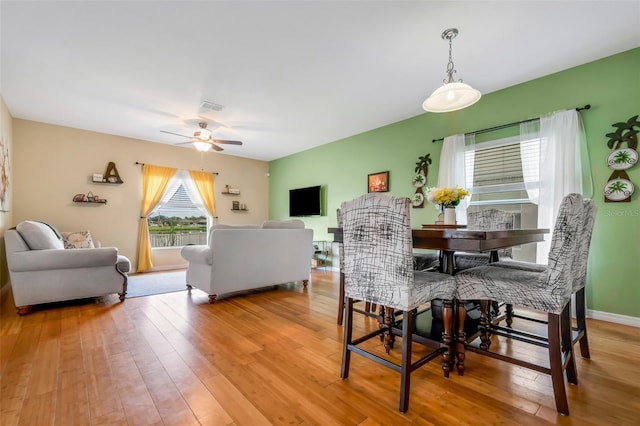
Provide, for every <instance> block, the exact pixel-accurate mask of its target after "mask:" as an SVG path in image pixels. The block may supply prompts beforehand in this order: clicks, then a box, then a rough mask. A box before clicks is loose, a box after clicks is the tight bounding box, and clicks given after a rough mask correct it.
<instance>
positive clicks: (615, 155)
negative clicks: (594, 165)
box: [607, 148, 638, 170]
mask: <svg viewBox="0 0 640 426" xmlns="http://www.w3.org/2000/svg"><path fill="white" fill-rule="evenodd" d="M637 162H638V151H636V150H635V149H631V148H621V149H615V150H613V151H611V154H609V156H608V157H607V164H608V165H609V167H611V168H612V169H614V170H626V169H629V168H631V167H633V166H634V165H635V164H636V163H637Z"/></svg>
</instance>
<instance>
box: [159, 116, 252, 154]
mask: <svg viewBox="0 0 640 426" xmlns="http://www.w3.org/2000/svg"><path fill="white" fill-rule="evenodd" d="M198 126H199V127H200V129H199V130H196V131H195V132H193V136H186V135H181V134H179V133H173V132H167V131H166V130H160V132H162V133H167V134H170V135H176V136H180V137H183V138H189V139H191V140H190V141H189V142H184V144H188V143H190V144H191V145H193V147H194V148H195V149H197V150H198V151H200V152H206V151H209V150H211V149H213V150H215V151H224V149H222V148H221V147H219V146H218V145H217V144H227V145H242V142H241V141H228V140H224V139H213V138H212V137H211V136H212V133H211V130H209V129H207V123H205V122H200V123H198ZM176 145H183V143H179V144H176Z"/></svg>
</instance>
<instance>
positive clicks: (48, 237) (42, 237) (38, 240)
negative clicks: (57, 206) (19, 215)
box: [16, 220, 64, 250]
mask: <svg viewBox="0 0 640 426" xmlns="http://www.w3.org/2000/svg"><path fill="white" fill-rule="evenodd" d="M16 230H17V231H18V232H19V233H20V236H21V237H22V239H24V241H25V243H27V245H28V246H29V248H30V249H31V250H47V249H63V248H64V243H63V242H62V239H61V238H59V237H58V235H59V233H58V232H57V231H56V230H55V228H54V227H52V226H51V225H48V224H46V223H42V222H35V221H33V220H25V221H24V222H20V223H19V224H18V226H16Z"/></svg>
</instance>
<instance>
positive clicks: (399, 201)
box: [340, 193, 455, 412]
mask: <svg viewBox="0 0 640 426" xmlns="http://www.w3.org/2000/svg"><path fill="white" fill-rule="evenodd" d="M409 206H410V200H409V199H408V198H399V197H393V196H390V195H388V194H379V193H371V194H366V195H363V196H361V197H359V198H356V199H355V200H352V201H347V202H343V203H342V205H341V214H342V229H343V246H344V269H343V270H344V275H345V296H346V300H347V302H346V303H347V309H346V311H345V326H344V331H343V333H344V336H343V337H344V345H343V352H342V368H341V374H340V375H341V377H342V379H346V378H348V376H349V368H350V361H351V353H352V352H355V353H357V354H359V355H362V356H364V357H366V358H368V359H370V360H372V361H375V362H378V363H379V364H382V365H384V366H385V367H388V368H391V369H393V370H394V371H397V372H399V373H400V403H399V410H400V411H401V412H405V411H407V409H408V408H409V394H410V382H411V373H412V372H413V371H414V370H416V369H417V368H419V367H421V366H422V365H424V364H425V363H426V362H428V361H430V360H432V359H434V358H436V357H438V356H439V355H440V354H442V355H443V370H444V374H445V376H446V375H448V374H449V371H450V369H451V350H450V345H451V343H452V339H451V330H452V316H453V315H452V308H451V299H452V297H453V294H454V293H455V281H454V279H453V277H452V276H450V275H446V274H442V273H438V272H422V271H414V270H413V259H412V258H413V256H412V245H413V242H412V237H411V227H410V223H409ZM436 298H440V299H446V300H447V301H448V303H446V304H445V308H444V310H445V315H444V317H445V318H446V320H445V326H444V333H443V342H435V341H433V342H430V343H431V344H430V347H431V349H432V350H431V351H430V352H429V353H427V354H426V355H424V356H422V357H421V358H420V359H419V360H416V361H413V360H412V343H413V337H414V334H413V323H414V315H415V312H416V308H417V307H418V306H420V305H424V304H427V303H428V302H429V301H430V300H432V299H436ZM354 300H363V301H368V302H371V303H376V304H378V305H380V306H384V307H386V308H387V312H388V313H387V315H386V320H385V322H384V323H383V324H381V327H380V328H379V329H377V330H375V331H372V332H369V333H367V334H364V335H363V336H360V337H357V338H354V337H353V303H354ZM390 310H394V312H393V313H391V312H389V311H390ZM398 314H399V315H398ZM400 316H401V317H402V320H401V321H402V328H401V331H399V330H398V322H399V321H400V320H399V318H400ZM385 333H386V334H388V335H396V334H398V335H400V337H401V339H402V356H401V358H402V362H401V364H400V365H398V364H396V363H394V362H391V361H390V360H389V359H387V358H385V357H383V356H382V355H381V354H380V355H379V354H377V353H374V352H373V350H365V349H364V348H363V347H362V346H360V344H361V343H364V342H365V341H367V340H369V339H372V338H374V337H377V336H380V335H382V334H385Z"/></svg>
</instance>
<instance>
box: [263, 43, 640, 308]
mask: <svg viewBox="0 0 640 426" xmlns="http://www.w3.org/2000/svg"><path fill="white" fill-rule="evenodd" d="M496 72H499V69H496ZM585 104H591V106H592V108H591V110H589V111H583V112H582V113H581V114H582V118H583V121H584V125H585V130H586V134H587V143H588V148H589V154H590V157H591V167H592V173H593V181H594V199H595V201H596V203H597V206H598V217H597V220H596V225H595V229H594V234H593V240H592V245H591V253H590V259H589V273H588V284H587V301H588V306H589V309H594V310H596V311H602V312H608V313H614V314H620V315H627V316H633V317H640V201H639V197H640V166H635V167H633V168H632V169H630V170H628V173H629V176H630V178H631V181H632V182H634V183H635V185H636V188H638V189H637V190H636V192H635V193H634V194H633V197H632V200H631V202H630V203H604V201H603V195H602V188H603V187H604V184H605V183H606V181H607V178H608V177H609V175H610V173H611V170H610V169H608V167H607V165H606V158H607V155H608V154H609V152H610V150H609V148H608V147H607V146H606V142H607V140H608V138H607V137H606V136H605V134H606V133H610V132H612V131H614V130H615V129H614V128H613V127H612V126H611V125H612V124H613V123H616V122H620V121H626V120H627V119H628V118H630V117H632V116H634V115H638V114H640V48H637V49H633V50H630V51H627V52H623V53H620V54H617V55H614V56H610V57H608V58H604V59H601V60H598V61H595V62H591V63H588V64H585V65H581V66H579V67H575V68H571V69H568V70H565V71H562V72H559V73H556V74H552V75H549V76H546V77H543V78H539V79H536V80H532V81H529V82H526V83H523V84H520V85H517V86H513V87H509V88H507V89H504V90H500V91H497V92H493V93H489V94H486V95H484V96H483V97H482V99H481V100H480V101H479V102H478V103H477V104H475V105H473V106H472V107H470V108H467V109H464V110H461V111H456V112H452V113H446V114H431V113H425V114H421V115H419V116H416V117H413V118H409V119H407V120H404V121H400V122H397V123H394V124H391V125H388V126H385V127H381V128H378V129H375V130H371V131H369V132H365V133H362V134H359V135H355V136H351V137H348V138H345V139H342V140H339V141H335V142H332V143H329V144H327V145H323V146H320V147H317V148H314V149H310V150H307V151H304V152H301V153H298V154H294V155H291V156H288V157H284V158H281V159H278V160H275V161H273V162H271V163H270V174H271V177H270V184H269V192H270V197H269V205H270V208H269V216H270V218H273V219H284V218H287V217H288V206H289V199H288V196H289V195H288V194H289V189H292V188H298V187H304V186H312V185H322V187H323V191H324V200H323V202H324V209H325V215H324V216H321V217H310V218H304V221H305V223H306V225H307V227H310V228H313V229H314V238H315V239H318V240H322V239H331V235H329V234H328V233H327V228H328V227H330V226H335V224H336V209H337V208H338V207H339V206H340V203H341V202H342V201H345V200H350V199H353V198H355V197H357V196H359V195H361V194H363V193H365V192H366V191H367V186H366V183H367V182H366V181H367V174H369V173H374V172H379V171H384V170H389V171H390V193H391V194H393V195H397V196H408V197H410V196H411V195H412V194H413V192H414V188H413V185H412V184H411V178H412V176H413V174H414V167H415V162H416V161H417V160H418V156H420V155H424V154H427V153H430V154H431V158H432V159H433V160H434V161H433V164H432V166H431V167H430V170H429V175H428V178H427V185H428V186H434V185H436V183H437V176H438V163H439V158H440V149H441V146H442V143H440V142H437V143H432V142H431V140H432V139H436V138H440V137H443V136H447V135H452V134H456V133H462V132H469V131H473V130H478V129H482V128H486V127H491V126H495V125H500V124H505V123H510V122H514V121H519V120H522V119H526V118H533V117H538V116H540V115H543V114H546V113H549V112H552V111H556V110H562V109H569V108H574V107H581V106H584V105H585ZM419 108H420V106H419V105H416V112H418V109H419ZM436 213H437V212H436V210H435V208H433V207H432V206H430V205H426V206H425V208H424V209H412V212H411V215H412V216H411V220H412V223H413V224H414V226H418V225H419V224H421V223H433V221H434V220H435V217H436Z"/></svg>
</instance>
